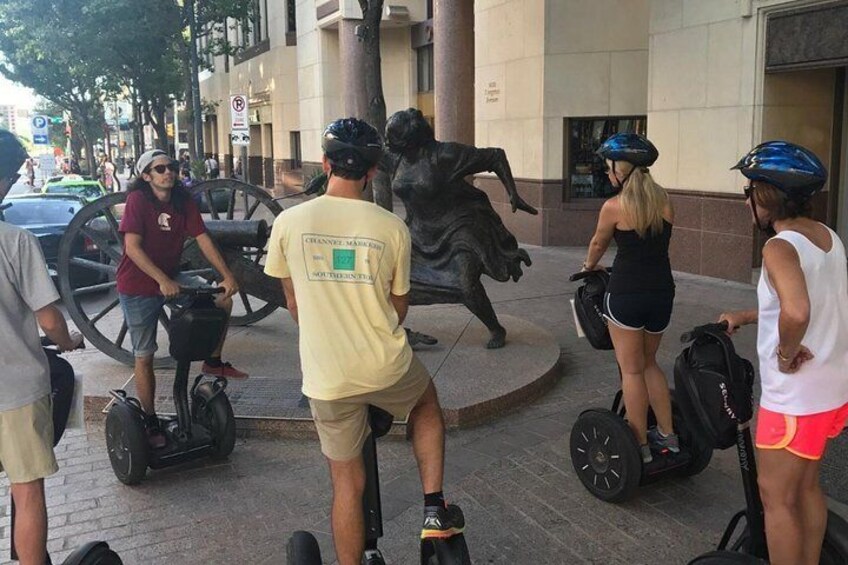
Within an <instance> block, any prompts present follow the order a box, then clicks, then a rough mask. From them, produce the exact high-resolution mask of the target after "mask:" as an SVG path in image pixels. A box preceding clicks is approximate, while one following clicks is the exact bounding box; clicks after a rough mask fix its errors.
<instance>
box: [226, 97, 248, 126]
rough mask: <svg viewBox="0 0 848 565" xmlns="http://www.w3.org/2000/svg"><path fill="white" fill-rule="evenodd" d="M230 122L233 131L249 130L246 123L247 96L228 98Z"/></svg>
mask: <svg viewBox="0 0 848 565" xmlns="http://www.w3.org/2000/svg"><path fill="white" fill-rule="evenodd" d="M230 122H231V123H232V129H233V130H246V129H250V126H249V124H248V122H247V96H245V95H244V94H234V95H233V96H230Z"/></svg>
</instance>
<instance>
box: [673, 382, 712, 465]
mask: <svg viewBox="0 0 848 565" xmlns="http://www.w3.org/2000/svg"><path fill="white" fill-rule="evenodd" d="M671 413H672V418H673V421H674V429H675V431H676V432H677V435H678V437H679V438H680V444H681V446H682V447H683V448H684V449H686V450H688V452H689V455H690V457H691V459H690V461H689V465H687V466H686V467H684V468H683V469H681V471H680V474H681V475H682V476H684V477H693V476H695V475H697V474H698V473H700V472H701V471H703V470H704V469H706V468H707V467H708V466H709V464H710V461H712V458H713V449H712V447H710V446H709V445H707V442H706V441H704V440H703V439H702V438H700V437H698V436H697V435H695V433H694V432H693V430H692V427H691V426H690V425H689V423H688V422H687V420H686V417H685V416H684V415H683V411H682V410H681V409H680V406H679V405H678V404H677V402H676V401H675V399H674V391H671Z"/></svg>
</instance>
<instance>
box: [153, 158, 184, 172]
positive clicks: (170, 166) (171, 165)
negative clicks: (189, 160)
mask: <svg viewBox="0 0 848 565" xmlns="http://www.w3.org/2000/svg"><path fill="white" fill-rule="evenodd" d="M150 170H151V171H156V172H157V173H159V174H160V175H164V174H165V171H171V172H172V173H178V172H180V166H179V164H177V163H175V162H173V161H171V162H170V163H168V164H167V165H156V166H155V167H150Z"/></svg>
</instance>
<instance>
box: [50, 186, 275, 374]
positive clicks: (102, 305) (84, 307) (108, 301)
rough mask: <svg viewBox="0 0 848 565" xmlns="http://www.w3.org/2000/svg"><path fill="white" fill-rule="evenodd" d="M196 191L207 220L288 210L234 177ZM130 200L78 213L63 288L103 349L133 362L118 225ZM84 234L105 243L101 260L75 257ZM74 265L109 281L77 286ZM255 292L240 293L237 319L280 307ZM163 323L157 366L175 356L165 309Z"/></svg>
mask: <svg viewBox="0 0 848 565" xmlns="http://www.w3.org/2000/svg"><path fill="white" fill-rule="evenodd" d="M192 194H193V195H199V196H200V199H201V201H202V202H205V203H206V205H205V206H203V209H205V210H208V212H207V213H205V214H203V215H204V217H206V218H207V219H208V218H211V219H217V220H259V219H265V220H266V221H268V223H269V225H270V224H271V223H272V222H273V219H274V218H275V217H276V216H277V215H278V214H279V213H280V212H281V211H282V207H281V206H280V205H279V204H278V203H277V202H276V201H275V200H273V199H272V198H271V196H270V195H269V194H268V193H267V192H265V191H264V190H263V189H261V188H259V187H256V186H253V185H249V184H246V183H242V182H239V181H235V180H231V179H220V180H213V181H208V182H204V183H200V184H198V185H196V186H195V187H193V188H192ZM126 199H127V193H125V192H119V193H114V194H109V195H107V196H104V197H102V198H98V199H97V200H95V201H93V202H92V203H90V204H88V205H86V206H85V207H83V208H82V209H81V210H80V211H79V212H78V213H77V214H76V216H74V218H73V219H72V220H71V222H70V224H69V225H68V228H67V230H66V232H65V235H64V236H63V237H62V241H61V243H60V244H59V261H58V271H59V292H60V294H61V295H62V300H63V302H64V304H65V307H66V308H67V310H68V314H69V315H70V317H71V319H72V320H73V321H74V323H75V324H76V326H77V328H79V330H80V332H82V334H83V335H84V336H85V337H86V339H88V341H89V342H90V343H91V344H92V345H94V347H96V348H97V349H98V350H100V351H102V352H103V353H105V354H106V355H108V356H110V357H112V358H113V359H115V360H117V361H120V362H122V363H125V364H127V365H132V363H133V354H132V345H131V343H130V339H129V336H128V335H127V334H128V331H127V325H126V322H125V321H124V316H123V313H122V312H121V308H120V303H119V301H118V295H117V291H116V290H115V284H116V283H115V274H116V272H117V268H118V264H119V263H120V261H121V256H122V255H123V236H122V234H120V233H119V232H118V225H119V222H120V216H121V213H122V212H123V205H124V204H125V203H126ZM106 234H109V235H106ZM78 235H82V236H83V237H84V238H87V241H90V242H91V243H93V244H95V245H96V246H97V247H98V248H99V250H100V260H99V261H90V260H85V259H81V258H79V257H72V256H71V242H72V241H73V240H74V238H75V237H76V236H78ZM242 253H243V254H244V256H245V257H249V258H250V259H251V260H252V261H254V262H255V263H257V264H262V263H264V258H265V254H266V250H265V249H256V248H255V247H254V248H243V249H242ZM71 265H73V266H75V268H77V269H79V268H82V269H90V270H94V271H97V272H100V273H103V274H104V275H106V277H105V278H106V282H103V283H99V284H95V285H91V286H85V287H78V288H75V289H74V288H71V284H70V278H69V276H68V274H69V272H70V267H71ZM184 274H189V275H196V276H201V277H204V278H206V279H207V280H210V281H213V280H215V278H216V277H217V274H216V273H215V272H214V271H213V270H211V269H204V270H197V271H184ZM249 292H250V289H243V292H241V293H240V297H234V298H235V300H234V304H233V316H232V318H231V319H230V323H231V324H233V325H248V324H252V323H254V322H257V321H259V320H261V319H263V318H265V317H266V316H268V315H269V314H270V313H271V312H273V311H274V310H276V308H277V306H276V305H271V304H267V303H266V302H264V301H261V300H259V299H258V298H256V297H254V296H250V295H249ZM239 298H240V299H241V300H239ZM159 322H160V330H159V337H158V340H157V341H158V343H159V353H160V354H159V355H157V356H156V357H155V358H154V366H155V367H167V366H173V364H174V362H173V360H172V359H171V358H170V357H169V356H168V355H167V351H168V347H167V341H166V340H167V326H168V316H167V314H166V313H165V311H163V313H162V316H161V317H160V318H159ZM163 337H164V339H163Z"/></svg>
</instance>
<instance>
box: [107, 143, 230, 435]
mask: <svg viewBox="0 0 848 565" xmlns="http://www.w3.org/2000/svg"><path fill="white" fill-rule="evenodd" d="M136 172H137V174H138V178H137V179H136V181H135V183H134V184H133V185H132V187H130V193H129V195H128V196H127V204H126V207H125V208H124V215H123V217H122V218H121V226H120V231H121V233H123V234H124V256H123V257H122V259H121V264H120V265H118V275H117V287H118V297H119V299H120V301H121V308H122V309H123V311H124V319H125V320H126V323H127V328H128V330H129V333H130V339H131V340H132V345H133V354H134V356H135V378H136V390H137V391H138V399H139V401H140V402H141V407H142V408H144V411H145V412H146V413H147V415H148V422H147V423H148V426H147V427H148V433H149V439H150V444H151V446H153V447H154V448H156V447H162V446H163V445H164V444H165V437H164V436H163V435H162V432H161V430H160V428H159V420H158V418H157V417H156V410H155V406H154V398H155V395H156V379H155V375H154V373H153V354H154V353H155V352H156V349H157V345H156V328H157V325H158V321H159V315H160V313H161V311H162V306H163V305H164V303H165V300H166V299H170V298H175V297H176V296H177V295H178V294H179V292H180V284H181V283H182V285H183V286H192V282H191V281H185V280H175V279H180V278H181V277H180V276H179V265H180V256H181V255H182V251H183V244H184V243H185V241H186V239H187V238H189V237H193V238H195V240H196V241H197V244H198V246H199V247H200V251H201V252H202V253H203V256H204V257H206V259H207V260H208V261H209V263H210V264H211V265H212V266H213V267H214V268H215V270H216V271H218V273H220V274H221V276H222V277H223V280H222V281H221V283H220V286H221V287H223V288H224V290H225V292H224V293H223V294H219V295H218V297H217V299H216V304H217V305H218V307H219V308H222V309H226V310H227V312H229V311H230V310H231V309H232V304H233V303H232V298H231V297H232V296H233V295H234V294H235V293H237V292H238V283H237V282H236V279H235V277H233V274H232V273H231V272H230V270H229V268H227V265H226V263H225V262H224V259H223V257H221V254H220V252H219V251H218V249H217V248H216V247H215V244H214V243H213V241H212V238H211V237H209V234H208V233H206V227H205V226H204V225H203V219H202V218H201V216H200V210H198V208H197V204H196V203H195V202H194V200H193V199H192V198H191V195H190V194H189V193H188V192H187V191H186V190H185V189H184V188H182V187H181V186H175V181H176V178H177V173H178V172H179V164H178V163H176V162H175V161H173V160H171V158H170V157H169V156H168V155H167V154H166V153H165V152H164V151H161V150H158V149H156V150H153V151H148V152H146V153H144V154H143V155H142V156H141V157H139V158H138V162H137V163H136ZM225 335H226V333H225ZM223 345H224V337H223V336H222V338H221V343H219V344H218V348H217V349H216V350H215V352H214V353H213V354H212V357H211V358H210V359H207V360H206V362H204V363H203V372H204V373H206V374H209V375H215V376H222V377H228V378H246V377H247V373H243V372H241V371H239V370H237V369H236V368H234V367H233V366H232V365H231V364H229V363H223V362H221V349H222V348H223Z"/></svg>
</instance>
